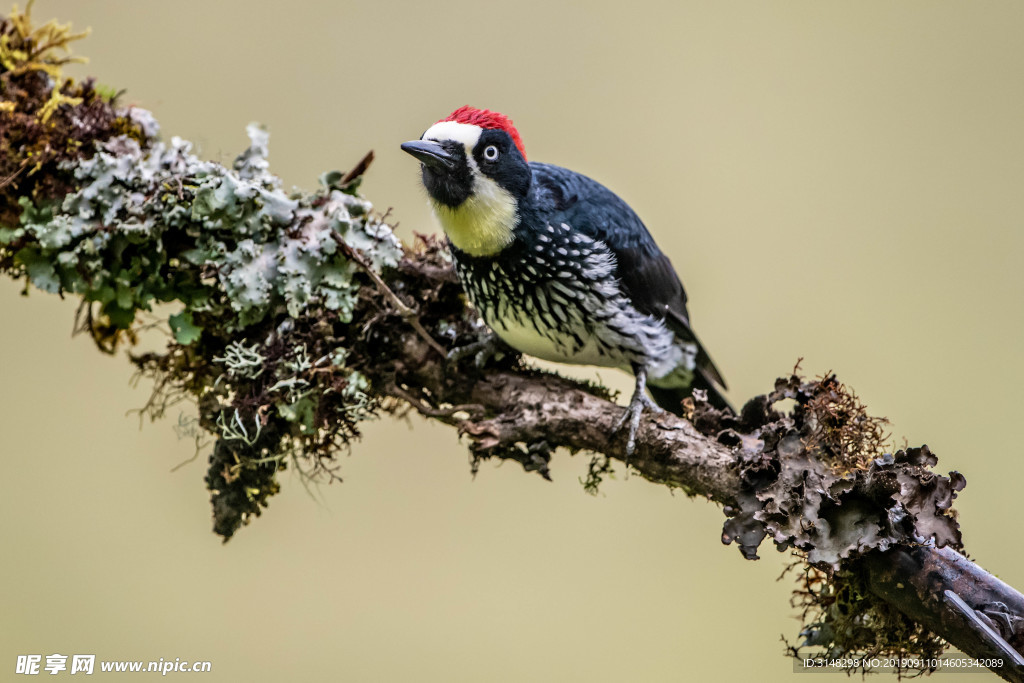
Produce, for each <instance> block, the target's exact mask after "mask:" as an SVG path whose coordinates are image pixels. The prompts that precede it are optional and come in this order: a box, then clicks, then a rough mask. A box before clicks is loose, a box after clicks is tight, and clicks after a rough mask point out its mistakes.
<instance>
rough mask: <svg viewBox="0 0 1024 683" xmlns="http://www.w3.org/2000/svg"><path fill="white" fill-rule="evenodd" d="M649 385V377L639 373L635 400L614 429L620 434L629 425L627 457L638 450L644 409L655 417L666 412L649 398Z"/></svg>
mask: <svg viewBox="0 0 1024 683" xmlns="http://www.w3.org/2000/svg"><path fill="white" fill-rule="evenodd" d="M646 384H647V377H646V376H645V375H644V374H643V373H638V374H637V378H636V390H635V391H634V392H633V398H631V399H630V401H629V406H628V407H627V408H626V410H625V412H623V413H622V417H620V418H619V421H618V422H616V423H615V426H614V427H613V428H612V433H615V432H618V431H619V430H621V429H622V428H623V427H625V426H626V425H629V436H628V438H627V439H626V457H627V458H628V457H630V456H632V455H633V452H634V451H635V450H636V432H637V429H639V428H640V417H641V416H642V415H643V414H644V409H645V408H646V409H647V410H649V411H651V412H652V413H653V414H655V415H661V414H663V413H664V412H665V410H664V409H663V408H661V407H660V406H658V405H657V404H656V403H655V402H654V401H652V400H651V399H650V398H648V397H647V393H646V392H645V389H646Z"/></svg>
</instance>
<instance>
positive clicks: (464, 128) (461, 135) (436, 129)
mask: <svg viewBox="0 0 1024 683" xmlns="http://www.w3.org/2000/svg"><path fill="white" fill-rule="evenodd" d="M482 132H483V129H482V128H480V126H474V125H472V124H469V123H459V122H458V121H441V122H440V123H435V124H434V125H432V126H431V127H430V128H428V129H427V132H426V133H424V134H423V138H422V139H423V140H433V141H434V142H441V141H442V140H454V141H455V142H461V143H462V144H463V145H465V146H466V152H467V154H466V156H471V155H472V153H473V148H474V147H476V143H477V142H479V141H480V133H482Z"/></svg>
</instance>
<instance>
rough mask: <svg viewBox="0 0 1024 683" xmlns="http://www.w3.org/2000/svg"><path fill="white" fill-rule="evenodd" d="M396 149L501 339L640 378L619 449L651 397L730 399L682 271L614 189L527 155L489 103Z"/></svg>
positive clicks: (676, 404) (721, 402) (631, 442)
mask: <svg viewBox="0 0 1024 683" xmlns="http://www.w3.org/2000/svg"><path fill="white" fill-rule="evenodd" d="M402 149H403V150H405V151H406V152H408V153H409V154H411V155H412V156H414V157H416V158H417V159H418V160H419V161H420V162H421V171H422V177H423V185H424V186H425V187H426V190H427V194H428V195H429V201H430V206H431V208H432V209H433V211H434V214H435V215H436V216H437V219H438V222H440V224H441V227H442V228H443V229H444V232H445V234H446V235H447V237H448V242H449V246H450V250H451V254H452V258H453V260H454V262H455V267H456V271H457V272H458V275H459V279H460V280H461V281H462V285H463V287H464V288H465V290H466V293H467V294H468V296H469V299H470V301H471V302H472V303H473V306H474V307H475V308H476V310H477V311H478V312H479V314H480V316H481V317H482V318H483V320H484V322H485V323H487V325H488V327H490V328H491V329H492V330H493V331H494V332H495V333H496V334H497V336H498V337H499V338H500V339H501V340H502V341H504V342H505V343H506V344H508V345H509V346H511V347H513V348H514V349H516V350H518V351H521V352H523V353H526V354H529V355H531V356H536V357H537V358H543V359H545V360H551V361H556V362H562V363H577V364H583V365H601V366H610V367H617V368H622V369H627V370H631V371H632V372H633V373H634V374H635V376H636V389H635V391H634V393H633V397H632V399H631V400H630V404H629V408H627V410H626V412H625V413H624V414H623V417H622V419H621V420H620V421H619V423H618V425H617V426H616V431H618V430H619V429H621V428H622V427H623V426H624V425H627V424H628V426H629V436H628V440H627V447H626V452H627V453H632V451H633V449H634V446H635V438H636V430H637V427H638V425H639V422H640V416H641V414H642V412H643V409H644V408H645V407H646V408H648V409H651V410H652V411H653V412H661V408H659V407H658V406H661V407H662V408H665V409H667V410H670V411H672V412H673V413H676V414H677V415H678V414H680V413H681V412H682V405H681V401H682V400H683V399H684V398H685V397H687V396H689V395H690V394H691V393H692V391H693V389H703V390H705V391H707V392H708V397H709V400H710V402H711V403H712V404H714V405H717V406H719V407H726V406H727V405H728V404H727V403H726V401H725V399H724V398H723V397H722V395H721V394H720V393H719V391H718V387H719V386H720V387H721V388H722V389H724V388H725V381H724V380H723V379H722V375H721V373H720V372H719V371H718V368H716V367H715V364H714V363H713V362H712V361H711V358H710V357H709V356H708V354H707V352H706V351H705V350H704V347H703V346H701V343H700V341H699V340H698V339H697V337H696V335H695V334H694V333H693V330H692V329H691V328H690V318H689V315H688V314H687V312H686V293H685V292H684V291H683V285H682V283H681V282H680V281H679V276H677V275H676V272H675V270H674V269H673V267H672V263H671V262H670V261H669V259H668V257H667V256H665V254H663V253H662V252H661V250H660V249H659V248H658V245H656V244H655V243H654V239H653V238H652V237H651V234H650V233H649V232H648V231H647V228H646V227H644V224H643V223H642V222H641V221H640V218H639V217H638V216H637V215H636V213H634V212H633V210H632V209H631V208H630V207H629V205H627V204H626V203H625V202H624V201H623V200H622V199H620V198H619V197H618V196H617V195H615V194H613V193H612V192H611V191H610V190H608V189H607V188H605V187H604V186H603V185H601V184H599V183H597V182H596V181H594V180H591V179H590V178H588V177H586V176H584V175H581V174H579V173H576V172H574V171H570V170H567V169H564V168H560V167H558V166H552V165H550V164H542V163H538V162H536V161H532V162H528V161H527V160H526V152H525V149H524V147H523V141H522V139H521V138H520V137H519V133H518V131H517V130H516V129H515V127H514V126H513V125H512V121H511V120H510V119H509V118H508V117H506V116H504V115H503V114H499V113H497V112H492V111H488V110H481V109H474V108H472V107H468V106H465V107H460V108H459V109H456V110H455V111H454V112H452V114H451V115H449V116H447V117H445V118H443V119H441V120H440V121H438V122H437V123H435V124H434V125H433V126H431V127H430V128H428V129H427V131H426V132H425V133H423V135H422V137H421V138H420V139H419V140H414V141H411V142H406V143H404V144H403V145H402ZM645 388H647V389H649V390H650V392H651V395H652V396H653V397H654V401H655V402H656V403H657V405H655V404H654V403H651V401H650V399H649V398H648V397H647V395H646V393H645V391H644V390H645Z"/></svg>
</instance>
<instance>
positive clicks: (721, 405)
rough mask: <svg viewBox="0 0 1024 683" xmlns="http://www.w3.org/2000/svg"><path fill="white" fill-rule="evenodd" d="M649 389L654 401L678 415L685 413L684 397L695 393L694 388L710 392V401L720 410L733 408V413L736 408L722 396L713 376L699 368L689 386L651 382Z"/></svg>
mask: <svg viewBox="0 0 1024 683" xmlns="http://www.w3.org/2000/svg"><path fill="white" fill-rule="evenodd" d="M647 389H648V391H650V392H651V397H652V398H653V399H654V402H655V403H657V404H658V405H659V406H661V407H662V408H664V409H665V410H667V411H669V412H670V413H674V414H676V415H682V414H683V399H686V398H688V397H690V396H692V395H693V390H694V389H702V390H704V391H706V392H707V394H708V403H710V404H711V405H713V406H714V407H716V408H718V409H719V410H731V411H732V412H733V413H735V412H736V410H735V409H734V408H733V407H732V405H730V404H729V401H727V400H726V399H725V396H722V392H721V391H720V390H719V388H718V384H717V383H716V382H714V381H713V380H712V379H711V378H709V377H707V376H706V375H705V374H704V373H703V372H702V371H701V370H699V369H698V370H697V373H696V376H695V377H694V378H693V383H692V384H691V385H690V386H689V387H687V388H684V387H655V386H651V385H650V384H648V385H647Z"/></svg>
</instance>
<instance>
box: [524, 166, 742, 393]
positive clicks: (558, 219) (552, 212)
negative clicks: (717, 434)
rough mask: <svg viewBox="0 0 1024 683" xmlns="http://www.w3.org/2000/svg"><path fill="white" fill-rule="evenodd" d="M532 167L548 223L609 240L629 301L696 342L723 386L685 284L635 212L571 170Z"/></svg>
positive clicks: (702, 361)
mask: <svg viewBox="0 0 1024 683" xmlns="http://www.w3.org/2000/svg"><path fill="white" fill-rule="evenodd" d="M530 168H531V170H532V171H533V192H534V198H535V200H536V203H537V206H538V208H539V209H540V210H541V211H542V212H543V213H544V214H545V217H546V218H547V220H548V222H550V223H551V224H552V225H559V224H561V223H565V224H566V225H569V226H571V227H572V228H573V229H574V230H579V231H580V232H582V233H583V234H585V235H587V236H589V237H592V238H594V239H598V240H601V241H602V242H604V243H605V244H606V245H608V248H609V249H611V250H612V253H614V254H615V259H616V263H617V268H618V272H617V275H618V278H619V282H621V283H622V287H623V289H624V290H625V292H626V294H627V295H628V296H629V298H630V299H631V300H632V302H633V305H634V306H636V307H637V309H638V310H640V311H642V312H644V313H646V314H648V315H652V316H655V317H658V318H662V319H663V320H665V322H666V324H667V325H668V326H669V329H671V330H672V331H673V332H674V333H675V334H676V335H677V336H678V337H679V338H680V339H683V340H686V341H692V342H695V343H696V344H697V367H698V368H699V369H700V370H701V371H702V373H703V374H704V375H705V376H706V377H707V378H708V379H709V380H712V381H714V382H717V383H718V384H720V385H721V386H722V388H723V389H724V388H725V380H724V379H723V378H722V373H720V372H719V371H718V368H717V367H715V364H714V362H713V361H712V360H711V357H710V356H709V355H708V353H707V351H705V350H704V346H703V345H702V344H701V343H700V340H699V339H697V335H695V334H694V333H693V330H692V329H691V327H690V316H689V314H688V313H687V311H686V291H685V290H684V289H683V283H682V282H680V281H679V276H678V275H677V274H676V271H675V268H673V267H672V262H671V261H669V259H668V257H667V256H665V254H664V253H662V251H661V249H659V248H658V245H657V244H655V242H654V238H653V237H651V233H650V232H648V231H647V228H646V226H644V224H643V222H642V221H641V220H640V217H639V216H637V215H636V212H634V211H633V209H631V208H629V205H628V204H626V202H624V201H623V200H622V199H621V198H619V196H618V195H616V194H615V193H614V192H612V191H611V190H609V189H608V188H606V187H605V186H604V185H601V184H600V183H598V182H597V181H595V180H591V179H590V178H588V177H586V176H584V175H581V174H579V173H576V172H575V171H570V170H568V169H565V168H561V167H559V166H552V165H550V164H541V163H537V162H531V163H530Z"/></svg>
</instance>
